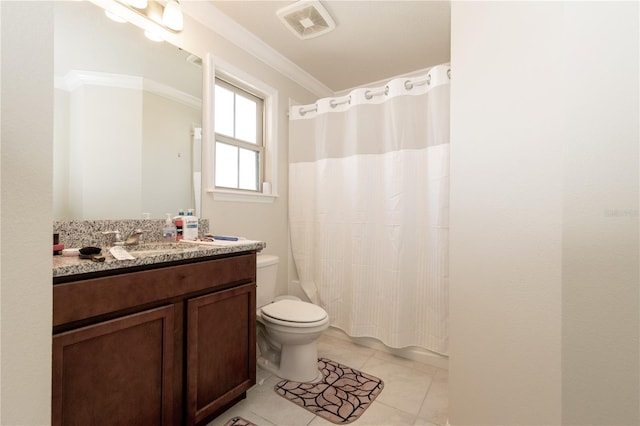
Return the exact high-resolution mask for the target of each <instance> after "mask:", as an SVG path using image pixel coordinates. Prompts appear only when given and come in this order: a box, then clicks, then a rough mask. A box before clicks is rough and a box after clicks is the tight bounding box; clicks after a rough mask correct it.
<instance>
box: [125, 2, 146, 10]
mask: <svg viewBox="0 0 640 426" xmlns="http://www.w3.org/2000/svg"><path fill="white" fill-rule="evenodd" d="M127 4H128V5H129V6H131V7H135V8H136V9H146V8H147V0H127Z"/></svg>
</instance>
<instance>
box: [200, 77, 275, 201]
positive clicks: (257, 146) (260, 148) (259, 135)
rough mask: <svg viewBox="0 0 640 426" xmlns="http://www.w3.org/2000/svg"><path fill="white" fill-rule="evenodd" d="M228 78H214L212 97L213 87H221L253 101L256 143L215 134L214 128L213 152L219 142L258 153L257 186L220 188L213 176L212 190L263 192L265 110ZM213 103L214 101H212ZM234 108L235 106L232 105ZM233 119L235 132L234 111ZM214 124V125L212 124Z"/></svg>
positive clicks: (254, 96) (259, 100)
mask: <svg viewBox="0 0 640 426" xmlns="http://www.w3.org/2000/svg"><path fill="white" fill-rule="evenodd" d="M229 80H230V79H229V78H222V77H219V76H215V80H214V96H215V86H220V87H223V88H225V89H227V90H229V91H231V92H233V93H234V94H235V95H238V94H239V95H241V96H243V97H246V98H249V99H251V100H253V101H255V102H256V105H257V108H256V143H252V142H247V141H245V140H243V139H239V138H237V137H234V136H228V135H225V134H222V133H216V132H215V127H214V135H215V141H214V150H215V149H216V146H217V143H218V142H221V143H224V144H227V145H231V146H235V147H237V148H239V149H240V148H242V149H246V150H249V151H253V152H257V153H258V166H257V173H256V179H257V180H258V181H257V182H256V184H257V189H245V188H239V187H238V188H232V187H228V186H222V185H218V184H217V183H216V182H215V176H214V182H213V185H214V188H215V189H216V190H225V191H229V190H231V191H247V192H252V193H261V192H263V188H262V184H263V182H264V181H265V180H264V163H265V157H264V155H265V146H264V145H265V140H264V134H265V131H264V116H265V109H264V99H263V98H262V97H261V96H259V95H257V94H255V93H252V92H250V91H249V90H247V89H246V88H245V87H241V84H240V83H237V82H235V81H229ZM214 102H215V99H214ZM234 106H235V105H234ZM233 119H234V131H235V121H236V114H235V110H234V114H233ZM214 124H215V123H214ZM239 162H240V156H239V155H238V163H239ZM238 186H240V167H239V164H238Z"/></svg>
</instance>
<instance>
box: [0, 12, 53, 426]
mask: <svg viewBox="0 0 640 426" xmlns="http://www.w3.org/2000/svg"><path fill="white" fill-rule="evenodd" d="M0 15H1V18H0V22H1V24H0V27H1V28H0V34H1V36H0V41H1V43H2V46H1V48H0V52H1V55H2V57H1V58H2V59H1V64H2V68H1V71H0V75H1V88H2V99H1V102H2V105H1V108H0V109H1V111H2V113H1V114H2V115H1V122H2V126H1V127H2V130H1V132H2V133H1V137H2V152H1V157H0V170H1V179H0V182H1V184H0V185H1V188H0V189H1V195H2V198H1V202H0V215H1V217H2V222H1V224H0V235H1V240H0V254H1V257H0V280H1V286H0V288H1V293H0V330H1V334H0V354H1V355H0V356H1V358H0V424H3V425H30V426H31V425H47V424H50V413H51V293H52V292H51V290H52V287H51V244H52V217H53V216H52V214H53V206H52V196H51V194H52V183H51V181H52V174H53V172H52V158H53V73H52V70H53V55H52V48H53V37H52V34H53V20H52V16H53V10H52V4H51V3H45V2H37V3H36V2H5V1H3V2H0Z"/></svg>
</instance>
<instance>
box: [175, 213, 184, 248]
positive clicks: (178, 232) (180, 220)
mask: <svg viewBox="0 0 640 426" xmlns="http://www.w3.org/2000/svg"><path fill="white" fill-rule="evenodd" d="M173 219H174V220H175V222H176V241H180V240H181V239H182V237H183V226H184V220H183V219H184V210H182V209H180V210H179V211H178V216H176V217H174V218H173Z"/></svg>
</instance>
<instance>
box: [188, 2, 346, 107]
mask: <svg viewBox="0 0 640 426" xmlns="http://www.w3.org/2000/svg"><path fill="white" fill-rule="evenodd" d="M180 4H181V6H182V11H183V12H184V13H185V14H186V15H188V16H190V17H191V18H192V19H194V20H195V21H197V22H199V23H201V24H202V25H204V26H205V27H207V28H209V29H210V30H211V31H214V32H216V33H218V34H219V35H221V36H222V37H224V38H226V39H227V40H229V41H230V42H231V43H233V44H235V45H236V46H238V47H239V48H241V49H242V50H244V51H246V52H247V53H249V54H250V55H252V56H254V57H256V58H257V59H259V60H260V61H262V62H264V63H265V64H267V65H268V66H270V67H271V68H273V69H275V70H276V71H278V72H280V73H282V74H283V75H285V76H286V77H288V78H290V79H291V80H293V81H295V82H296V83H298V84H299V85H301V86H302V87H304V88H306V89H307V90H309V91H310V92H312V93H314V94H315V95H316V96H318V97H327V96H333V95H334V92H333V91H332V90H331V89H329V88H328V87H327V86H325V85H324V84H322V83H321V82H320V81H318V80H317V79H316V78H314V77H313V76H312V75H310V74H309V73H307V72H306V71H304V70H303V69H302V68H300V67H299V66H298V65H296V64H294V63H293V62H291V61H290V60H289V59H287V58H286V57H285V56H283V55H282V54H281V53H279V52H278V51H276V50H275V49H273V48H272V47H271V46H269V45H268V44H266V43H265V42H264V41H263V40H262V39H260V38H259V37H257V36H256V35H255V34H253V33H252V32H250V31H248V30H247V29H245V28H244V27H242V26H241V25H240V24H238V23H237V22H236V21H234V20H233V19H231V18H229V17H228V16H227V15H225V14H224V13H222V12H221V11H220V9H218V8H217V7H215V6H214V5H213V4H211V3H210V2H208V1H183V2H181V3H180Z"/></svg>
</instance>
